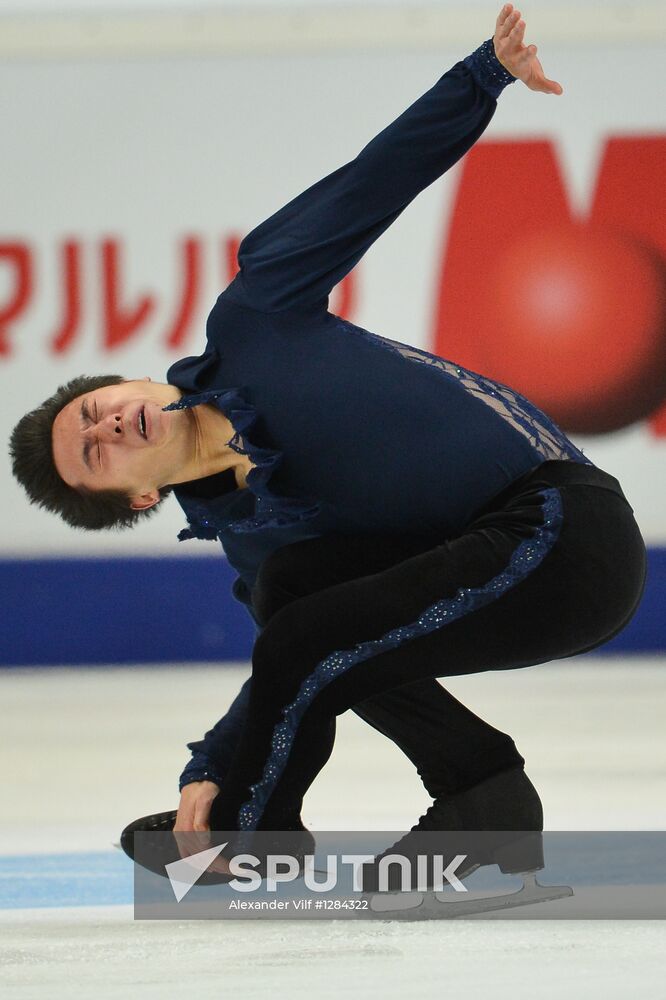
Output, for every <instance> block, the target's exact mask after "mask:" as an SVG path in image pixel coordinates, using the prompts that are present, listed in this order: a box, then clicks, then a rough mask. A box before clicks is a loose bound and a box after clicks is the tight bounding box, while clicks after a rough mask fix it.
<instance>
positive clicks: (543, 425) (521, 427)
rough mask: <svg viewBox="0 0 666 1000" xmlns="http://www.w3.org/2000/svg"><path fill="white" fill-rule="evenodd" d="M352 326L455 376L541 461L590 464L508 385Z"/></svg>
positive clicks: (386, 345) (447, 374)
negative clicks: (527, 443)
mask: <svg viewBox="0 0 666 1000" xmlns="http://www.w3.org/2000/svg"><path fill="white" fill-rule="evenodd" d="M345 326H347V324H345ZM352 329H353V330H354V331H355V332H361V333H362V334H363V335H365V336H366V337H368V338H369V339H370V340H372V341H376V342H377V343H378V344H379V345H380V346H382V347H385V348H386V349H387V350H390V351H394V352H397V353H398V354H401V355H402V357H403V358H406V359H407V360H408V361H415V362H418V363H419V364H423V365H429V366H430V367H431V368H436V369H437V370H438V371H440V372H441V373H442V375H444V376H446V377H448V378H453V379H455V380H456V382H458V383H459V384H460V385H462V386H463V388H464V389H466V390H467V392H469V393H471V395H472V396H474V397H475V398H476V399H478V400H480V401H481V402H482V403H485V405H486V406H489V407H491V409H493V410H494V411H495V413H497V414H498V415H499V416H500V417H501V418H502V419H503V420H505V421H506V422H507V423H508V424H509V425H510V426H511V427H513V429H514V430H515V431H518V433H519V434H522V435H523V437H526V438H527V440H528V441H529V442H530V444H531V445H532V447H533V448H534V450H535V451H536V452H537V454H538V455H540V456H541V457H542V458H543V459H544V461H550V460H552V459H560V460H562V459H567V460H570V461H574V462H582V463H584V464H586V465H592V462H590V460H589V459H588V458H586V457H585V455H584V454H583V453H582V451H580V450H579V449H578V448H576V446H575V445H574V444H572V442H571V441H570V440H569V438H568V437H567V436H566V434H564V433H563V432H562V431H561V430H560V428H559V427H558V426H557V425H556V424H554V423H553V421H552V420H550V418H549V417H547V416H546V414H545V413H543V412H542V411H541V410H540V409H539V408H538V406H535V405H534V403H530V401H529V400H528V399H525V397H524V396H521V395H520V393H518V392H516V391H515V390H514V389H509V388H508V386H506V385H502V384H501V383H500V382H494V381H492V379H489V378H485V377H484V376H483V375H477V373H476V372H471V371H468V369H467V368H463V367H462V366H461V365H456V364H454V363H453V362H452V361H446V360H445V359H444V358H440V357H438V356H437V355H436V354H429V353H428V351H422V350H420V349H419V348H418V347H411V346H410V345H409V344H402V343H400V341H398V340H389V339H388V337H380V336H379V335H378V334H376V333H370V332H369V331H368V330H362V328H361V327H352Z"/></svg>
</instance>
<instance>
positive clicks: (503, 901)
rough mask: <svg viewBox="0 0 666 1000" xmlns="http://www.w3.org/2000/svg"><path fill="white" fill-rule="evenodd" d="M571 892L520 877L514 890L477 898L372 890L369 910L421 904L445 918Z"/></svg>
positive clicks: (396, 909) (399, 909) (547, 899)
mask: <svg viewBox="0 0 666 1000" xmlns="http://www.w3.org/2000/svg"><path fill="white" fill-rule="evenodd" d="M573 894H574V891H573V889H572V888H571V886H569V885H541V883H540V882H537V880H536V878H535V877H533V876H523V884H522V886H521V887H520V889H517V890H516V892H503V893H498V895H496V896H478V897H477V898H476V899H465V898H462V899H459V900H457V901H454V900H452V899H451V894H450V893H443V892H427V893H423V892H387V893H375V894H374V895H373V896H372V898H371V900H370V909H371V910H372V912H373V913H391V912H393V913H396V912H400V913H403V912H406V911H409V910H416V909H418V908H419V907H421V908H422V912H423V915H424V916H425V915H426V911H428V915H431V916H433V917H438V918H443V919H447V918H454V917H465V916H472V915H474V914H475V913H492V912H494V911H498V910H511V909H513V908H514V907H516V906H531V905H532V904H533V903H547V902H551V901H552V900H555V899H566V898H567V897H568V896H573ZM424 903H425V905H423V904H424Z"/></svg>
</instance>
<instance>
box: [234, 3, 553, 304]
mask: <svg viewBox="0 0 666 1000" xmlns="http://www.w3.org/2000/svg"><path fill="white" fill-rule="evenodd" d="M516 14H518V12H514V11H513V9H512V8H511V6H510V5H508V4H507V5H506V6H505V7H504V8H503V9H502V11H501V12H500V15H499V17H498V20H497V25H496V34H495V42H496V44H497V45H498V47H499V48H501V51H502V53H503V62H502V63H500V62H499V60H498V59H497V57H496V55H495V50H494V45H493V40H491V39H489V40H488V41H486V42H484V43H483V45H481V47H480V48H479V49H477V50H476V52H474V53H472V55H470V56H468V57H467V58H466V59H464V60H463V61H462V62H459V63H456V65H455V66H453V68H452V69H450V70H449V71H448V73H445V74H444V76H443V77H441V79H440V80H438V82H437V83H436V84H435V86H434V87H432V88H431V89H430V90H429V91H427V92H426V93H425V94H424V95H423V96H422V97H420V98H419V99H418V100H417V101H416V102H415V103H414V104H412V105H411V107H409V108H408V109H407V110H406V111H405V112H404V113H403V114H401V115H400V117H399V118H397V119H396V120H395V121H394V122H393V123H392V124H391V125H389V126H388V127H387V128H385V129H384V130H383V131H382V132H380V133H379V135H377V136H376V137H375V138H374V139H373V140H372V141H371V142H370V143H368V145H367V146H365V147H364V149H362V150H361V152H360V153H359V154H358V156H357V157H356V158H355V159H354V160H352V161H350V162H349V163H347V164H345V165H344V166H342V167H340V168H339V169H338V170H336V171H334V172H333V173H332V174H329V175H328V176H327V177H324V178H323V179H322V180H320V181H318V183H316V184H315V185H313V186H312V187H310V188H308V189H307V190H306V191H304V192H303V193H302V194H300V195H298V197H296V198H294V200H293V201H291V202H289V203H288V204H287V205H285V206H284V207H283V208H281V209H280V210H279V211H278V212H276V214H275V215H273V216H271V217H270V218H269V219H267V220H266V221H265V222H262V223H261V224H260V225H259V226H257V228H256V229H254V230H253V231H252V232H251V233H249V234H248V236H246V237H245V239H244V240H243V241H242V243H241V245H240V249H239V253H238V263H239V267H240V271H239V274H238V275H237V276H236V278H235V279H234V281H233V282H232V284H231V285H230V286H229V288H228V289H227V293H226V294H228V295H229V296H230V297H231V298H232V299H233V300H235V301H237V302H239V304H242V305H246V306H248V307H250V308H253V309H256V310H260V311H265V312H279V311H282V310H286V309H294V308H307V307H308V306H310V305H312V304H313V303H316V302H318V301H319V300H325V299H326V298H327V296H328V295H329V293H330V292H331V290H332V288H333V287H334V286H335V285H336V284H337V283H338V282H339V281H340V280H341V279H342V278H343V277H344V276H345V275H346V274H347V273H348V272H349V271H350V270H351V269H352V268H353V267H354V265H355V264H356V263H357V262H358V261H359V260H360V258H361V257H362V256H363V254H364V253H365V252H366V250H367V249H368V248H369V247H370V246H371V245H372V243H373V242H374V241H375V240H376V239H377V238H378V237H379V236H381V234H382V233H383V232H384V231H385V230H386V229H387V228H388V227H389V226H390V225H391V223H392V222H393V221H394V220H395V219H396V218H397V217H398V216H399V215H400V213H401V212H402V211H403V209H404V208H406V207H407V205H408V204H409V203H410V201H412V200H413V199H414V198H415V197H416V195H417V194H418V193H419V192H420V191H423V190H424V189H425V188H426V187H428V186H429V185H430V184H432V183H433V181H435V180H437V178H438V177H440V176H441V175H442V174H443V173H445V171H446V170H448V169H449V168H450V167H451V166H453V164H454V163H456V162H457V161H458V160H459V159H460V158H461V157H462V156H463V155H464V154H465V153H466V152H467V150H468V149H470V147H471V146H472V145H473V144H474V143H475V142H476V140H477V139H478V138H479V136H480V135H481V134H482V133H483V131H484V130H485V128H486V127H487V125H488V124H489V122H490V120H491V118H492V116H493V114H494V111H495V108H496V99H497V97H498V96H499V94H500V93H501V91H502V90H503V88H504V87H505V86H506V85H507V84H509V83H512V82H514V80H515V78H516V76H517V75H518V73H519V72H520V74H521V75H523V76H524V74H525V73H526V68H527V65H528V63H532V62H533V60H536V54H535V51H536V50H535V51H534V53H532V52H531V51H530V50H531V49H532V48H533V47H532V46H530V48H529V50H528V49H527V47H526V46H524V45H523V44H522V37H523V34H524V22H522V21H520V20H519V14H518V16H517V17H516ZM514 64H515V66H516V67H517V68H516V69H513V74H512V73H510V72H509V71H508V69H507V67H512V68H513V67H514ZM542 75H543V74H542ZM526 82H527V81H526ZM528 85H529V84H528ZM557 86H559V85H557ZM535 89H536V88H535Z"/></svg>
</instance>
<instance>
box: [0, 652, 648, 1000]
mask: <svg viewBox="0 0 666 1000" xmlns="http://www.w3.org/2000/svg"><path fill="white" fill-rule="evenodd" d="M246 673H247V668H243V667H237V668H230V667H226V666H225V667H220V668H213V667H202V668H197V667H192V666H183V667H179V668H173V669H171V670H164V669H160V668H148V669H146V668H138V667H132V668H127V669H103V670H102V669H97V670H82V669H77V670H21V671H11V672H5V673H3V674H0V700H1V702H2V705H3V730H4V732H3V737H4V739H3V746H2V750H1V751H0V753H1V756H0V767H1V773H2V777H3V792H2V799H1V800H0V801H1V803H2V805H1V807H0V808H1V809H2V813H3V822H2V826H1V828H0V855H8V854H26V853H30V852H34V853H42V852H49V853H55V852H56V851H57V852H63V851H72V852H74V851H104V850H106V849H107V848H109V849H110V845H111V843H112V842H113V841H115V840H117V838H118V834H119V832H120V830H121V829H122V827H123V826H124V825H125V823H127V822H128V821H129V820H131V819H133V818H135V817H137V816H140V815H144V814H146V813H150V812H154V811H162V810H164V809H168V808H175V806H176V805H177V802H178V792H177V778H178V774H179V773H180V770H181V768H182V766H183V764H184V762H185V760H186V758H187V751H186V750H185V743H186V742H187V741H188V740H192V739H196V738H199V737H200V736H201V735H202V734H203V732H204V731H205V729H206V728H208V727H209V726H210V724H211V723H212V722H213V721H214V720H215V719H216V718H217V717H218V715H221V714H222V711H223V710H224V707H225V705H227V704H228V703H229V701H230V700H231V698H232V697H233V695H234V694H235V692H236V690H237V689H238V687H239V686H240V683H241V681H242V679H243V678H244V676H246ZM446 684H447V686H448V688H449V689H450V690H451V691H452V693H453V694H454V695H455V696H456V697H458V698H460V699H461V700H462V701H463V702H464V703H465V704H467V705H468V706H469V707H470V708H471V709H472V710H473V711H475V712H477V713H479V714H480V715H481V716H482V717H484V718H486V719H487V720H488V721H490V722H491V723H492V724H493V725H495V726H497V727H498V728H500V729H503V730H504V731H505V732H509V733H511V735H512V736H513V737H514V739H515V740H516V743H517V745H518V748H519V750H520V752H521V753H522V754H523V756H524V757H525V758H526V760H527V766H526V770H527V772H528V774H529V775H530V777H531V778H532V780H533V781H534V783H535V784H536V785H537V787H538V788H539V790H540V793H541V796H542V799H543V801H544V806H545V813H546V828H547V829H550V830H564V829H569V830H584V829H590V830H594V829H596V830H604V829H606V830H613V829H616V830H650V829H652V830H656V829H661V830H664V829H666V794H665V791H666V782H665V781H664V777H665V775H666V739H665V738H664V732H665V724H666V662H665V661H664V660H660V659H648V658H641V659H633V660H624V659H619V658H618V659H613V658H603V657H598V658H591V657H585V658H580V659H574V660H569V661H561V662H560V663H557V664H550V665H547V666H545V665H544V666H539V667H534V668H531V669H527V670H517V671H509V672H505V673H488V674H479V675H476V676H472V677H456V678H452V679H450V680H448V681H447V682H446ZM218 709H219V711H218ZM216 712H217V714H216ZM428 801H429V800H428V799H427V797H426V795H425V792H424V791H423V789H422V788H421V786H420V783H419V780H418V778H417V776H416V774H415V773H414V771H413V768H412V766H411V765H410V764H409V762H407V761H406V760H404V759H403V758H402V756H401V754H400V753H399V751H397V750H396V748H395V747H394V746H393V745H392V744H391V743H389V742H388V741H387V740H386V739H384V738H383V737H381V736H380V735H378V734H377V733H375V732H374V731H373V730H371V729H370V728H369V727H367V726H366V725H364V724H363V723H362V722H361V721H360V720H359V719H357V718H356V717H355V716H354V715H353V714H352V713H347V715H346V716H344V717H343V718H342V719H341V720H340V722H339V727H338V738H337V741H336V747H335V751H334V755H333V757H332V759H331V761H330V762H329V764H328V765H327V767H326V768H325V770H324V771H323V772H322V774H321V775H320V777H319V779H318V780H317V782H316V783H315V785H314V786H313V788H312V790H311V791H310V793H309V794H308V797H307V799H306V802H305V809H304V812H303V818H304V820H305V822H306V824H307V825H309V826H310V827H311V828H312V829H314V830H315V831H316V830H317V829H320V830H321V829H355V828H358V829H386V830H390V829H394V830H398V829H405V828H407V827H408V826H411V825H412V823H414V822H415V820H416V819H417V818H418V816H419V814H420V813H421V812H423V811H424V809H425V808H426V806H427V805H428ZM128 864H129V862H128ZM664 953H666V927H665V926H664V922H660V921H640V920H637V921H613V920H605V921H590V920H587V921H542V920H520V921H511V922H502V921H497V920H485V921H483V922H472V921H462V920H461V921H454V922H451V923H448V922H446V923H445V922H442V921H434V922H428V923H415V924H409V923H404V922H397V921H396V922H394V921H391V920H386V921H381V922H377V923H375V922H372V923H370V922H354V923H350V922H345V921H341V922H334V921H331V922H328V921H327V922H320V921H311V922H308V921H305V920H304V921H300V920H299V921H280V922H268V921H256V922H252V923H249V922H246V921H242V920H238V921H235V920H234V921H228V920H227V921H224V922H223V923H222V922H216V921H211V922H206V921H189V922H188V921H183V922H161V921H156V922H150V921H134V920H133V918H132V911H131V907H126V906H116V907H94V908H71V909H67V910H62V909H61V910H55V909H39V910H5V911H0V981H1V983H2V987H1V994H2V997H3V998H5V1000H13V998H20V1000H28V998H33V997H34V998H37V997H39V998H40V1000H42V998H44V997H47V996H48V997H49V1000H60V998H61V997H65V996H67V997H71V998H84V997H85V998H86V1000H89V998H93V997H94V998H95V1000H106V998H111V997H123V998H129V1000H133V998H134V997H137V998H141V1000H144V998H145V1000H152V998H158V997H159V998H160V1000H164V998H170V997H182V996H185V995H187V996H191V997H192V998H193V1000H194V998H207V997H215V998H218V997H220V998H222V997H227V996H228V997H234V998H236V997H239V998H243V1000H251V998H254V997H271V998H281V997H286V998H287V997H288V998H291V997H306V996H307V997H310V996H312V995H315V996H317V997H324V998H328V997H336V998H337V997H339V996H348V997H350V998H352V1000H356V998H366V997H382V998H384V997H386V998H393V997H396V998H397V997H401V998H402V997H406V996H409V997H433V998H434V997H440V996H445V997H447V998H464V1000H475V998H477V997H479V998H484V1000H486V998H488V1000H491V998H497V1000H505V998H509V997H511V998H516V997H519V998H522V997H526V998H527V997H529V998H530V1000H532V998H534V1000H540V998H543V1000H546V998H548V1000H550V998H553V1000H554V998H556V997H557V998H558V1000H559V998H561V997H567V998H578V997H580V998H582V997H585V998H588V997H590V995H595V996H598V997H599V998H603V1000H615V998H617V1000H620V998H621V1000H626V997H627V996H628V995H629V996H630V995H635V996H637V997H643V996H646V997H649V998H650V1000H659V998H661V997H666V988H665V987H664V976H663V971H664V963H663V955H664Z"/></svg>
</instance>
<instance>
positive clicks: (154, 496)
mask: <svg viewBox="0 0 666 1000" xmlns="http://www.w3.org/2000/svg"><path fill="white" fill-rule="evenodd" d="M160 500H161V497H160V491H159V490H150V491H149V492H148V493H141V494H140V495H139V496H136V497H132V500H131V503H130V507H131V508H132V510H150V508H151V507H154V506H155V504H156V503H159V502H160Z"/></svg>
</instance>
